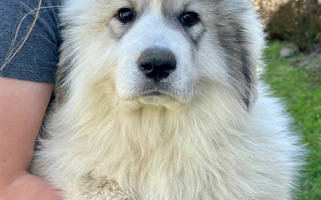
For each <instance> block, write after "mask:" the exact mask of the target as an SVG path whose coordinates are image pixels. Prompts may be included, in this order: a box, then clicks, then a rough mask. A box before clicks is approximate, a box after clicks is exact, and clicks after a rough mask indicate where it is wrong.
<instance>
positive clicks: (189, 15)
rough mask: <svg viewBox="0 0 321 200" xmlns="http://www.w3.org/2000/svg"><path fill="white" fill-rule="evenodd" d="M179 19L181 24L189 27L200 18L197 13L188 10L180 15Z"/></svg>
mask: <svg viewBox="0 0 321 200" xmlns="http://www.w3.org/2000/svg"><path fill="white" fill-rule="evenodd" d="M180 21H181V22H182V24H183V25H185V26H189V27H191V26H194V25H195V24H197V23H198V22H199V21H200V18H199V16H198V14H197V13H195V12H192V11H188V12H185V13H183V14H182V15H181V16H180Z"/></svg>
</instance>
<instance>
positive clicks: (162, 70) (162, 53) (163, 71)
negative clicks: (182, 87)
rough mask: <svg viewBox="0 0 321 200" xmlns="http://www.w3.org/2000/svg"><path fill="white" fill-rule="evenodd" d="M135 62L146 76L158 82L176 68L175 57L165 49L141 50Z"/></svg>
mask: <svg viewBox="0 0 321 200" xmlns="http://www.w3.org/2000/svg"><path fill="white" fill-rule="evenodd" d="M137 64H138V66H139V67H140V69H141V70H142V71H143V72H144V73H145V75H146V77H147V78H150V79H153V80H154V81H156V82H158V81H160V80H162V79H164V78H167V77H168V76H169V75H170V73H172V72H173V71H174V70H175V69H176V58H175V55H174V54H173V53H172V52H170V51H169V50H167V49H157V48H150V49H146V50H145V51H143V53H142V54H141V55H140V57H139V58H138V63H137Z"/></svg>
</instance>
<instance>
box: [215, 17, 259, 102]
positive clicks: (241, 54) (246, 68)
mask: <svg viewBox="0 0 321 200" xmlns="http://www.w3.org/2000/svg"><path fill="white" fill-rule="evenodd" d="M218 35H219V40H220V43H221V45H222V46H223V48H224V50H225V53H226V54H227V55H228V62H229V64H228V66H230V70H229V71H230V74H231V77H232V78H233V85H234V87H235V88H236V90H237V91H238V93H239V94H240V96H241V99H242V101H243V103H244V104H245V106H246V107H247V108H249V107H250V106H251V99H253V98H252V95H254V94H252V89H253V88H252V87H253V85H254V84H255V82H256V78H255V66H253V64H252V63H251V55H250V53H249V51H248V49H247V46H248V44H249V42H250V41H248V39H247V38H246V30H245V29H244V28H243V27H242V25H241V24H238V23H237V22H236V21H231V22H230V23H228V24H227V25H226V26H220V27H219V28H218Z"/></svg>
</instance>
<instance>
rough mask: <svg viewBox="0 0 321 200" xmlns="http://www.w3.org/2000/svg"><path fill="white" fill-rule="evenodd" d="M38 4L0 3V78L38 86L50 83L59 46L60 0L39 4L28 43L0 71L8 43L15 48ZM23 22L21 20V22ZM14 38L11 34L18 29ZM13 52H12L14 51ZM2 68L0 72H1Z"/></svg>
mask: <svg viewBox="0 0 321 200" xmlns="http://www.w3.org/2000/svg"><path fill="white" fill-rule="evenodd" d="M38 2H39V1H38V0H0V76H2V77H8V78H14V79H20V80H28V81H35V82H42V83H54V81H55V73H56V69H57V63H58V56H59V51H58V49H59V45H60V43H61V38H60V31H59V19H58V16H57V14H58V11H59V6H60V5H61V3H60V0H43V2H42V5H41V10H40V14H39V18H38V19H37V22H36V24H35V26H34V27H33V29H32V32H31V34H30V36H29V37H28V40H27V41H26V42H25V44H24V45H23V46H22V49H21V50H20V51H19V52H18V53H17V54H16V56H15V57H14V58H13V59H12V60H11V61H10V62H9V63H7V65H5V67H4V68H3V64H4V63H5V62H6V60H7V58H8V56H10V51H11V50H12V48H11V45H12V42H13V41H15V47H17V46H19V44H20V42H21V41H22V40H23V37H25V36H26V33H27V31H28V29H29V28H30V26H31V25H32V22H33V21H34V17H35V12H34V11H35V9H37V7H38ZM23 18H24V20H23ZM20 22H22V23H21V26H20V28H19V30H18V35H17V38H16V39H15V40H14V38H15V33H16V31H17V28H18V26H19V23H20ZM14 50H16V49H14ZM1 68H3V69H1Z"/></svg>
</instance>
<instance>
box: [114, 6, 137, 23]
mask: <svg viewBox="0 0 321 200" xmlns="http://www.w3.org/2000/svg"><path fill="white" fill-rule="evenodd" d="M118 19H119V21H121V22H122V23H124V24H126V23H128V22H131V21H133V20H134V19H135V13H134V12H133V11H132V10H131V9H129V8H121V9H119V10H118Z"/></svg>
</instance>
